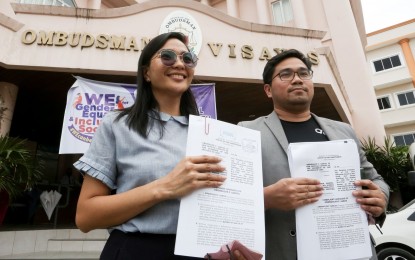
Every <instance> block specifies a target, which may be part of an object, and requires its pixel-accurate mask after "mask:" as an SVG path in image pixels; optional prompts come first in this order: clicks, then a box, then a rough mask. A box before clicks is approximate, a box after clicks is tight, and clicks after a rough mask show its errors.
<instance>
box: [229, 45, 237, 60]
mask: <svg viewBox="0 0 415 260" xmlns="http://www.w3.org/2000/svg"><path fill="white" fill-rule="evenodd" d="M228 46H229V58H236V54H235V46H236V45H235V44H228Z"/></svg>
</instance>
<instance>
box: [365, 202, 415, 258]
mask: <svg viewBox="0 0 415 260" xmlns="http://www.w3.org/2000/svg"><path fill="white" fill-rule="evenodd" d="M369 230H370V233H371V234H372V236H373V237H374V239H375V241H376V252H377V255H378V259H379V260H415V199H414V200H412V201H411V202H409V203H408V204H406V205H405V206H403V207H402V208H401V209H400V210H399V211H397V212H395V213H390V214H388V215H387V216H386V220H385V223H384V224H383V226H382V227H381V228H380V230H378V229H377V227H376V226H375V225H370V226H369Z"/></svg>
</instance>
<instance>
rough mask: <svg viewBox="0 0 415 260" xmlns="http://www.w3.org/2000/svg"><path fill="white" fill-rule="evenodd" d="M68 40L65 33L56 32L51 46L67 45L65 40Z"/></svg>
mask: <svg viewBox="0 0 415 260" xmlns="http://www.w3.org/2000/svg"><path fill="white" fill-rule="evenodd" d="M67 38H68V34H67V33H65V32H56V37H55V39H54V42H53V44H54V45H55V46H63V45H66V43H67V40H66V39H67Z"/></svg>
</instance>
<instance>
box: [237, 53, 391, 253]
mask: <svg viewBox="0 0 415 260" xmlns="http://www.w3.org/2000/svg"><path fill="white" fill-rule="evenodd" d="M312 76H313V72H312V70H311V63H310V62H309V61H308V59H307V58H306V57H305V56H304V55H303V54H302V53H301V52H299V51H297V50H287V51H285V52H282V53H280V54H278V55H276V56H274V57H273V58H272V59H270V60H269V61H268V63H267V64H266V65H265V68H264V72H263V80H264V84H265V85H264V90H265V93H266V95H267V96H268V97H269V98H271V99H272V101H273V105H274V111H272V113H271V114H269V115H268V116H263V117H260V118H257V119H255V120H253V121H245V122H240V123H239V125H241V126H245V127H248V128H251V129H255V130H259V131H260V132H261V142H262V168H263V175H264V177H263V179H264V203H265V210H266V212H265V227H266V254H265V256H266V259H271V260H274V259H278V260H295V259H296V258H297V245H296V238H295V235H296V226H295V209H296V208H298V207H301V206H303V205H306V204H310V203H313V202H316V201H317V200H318V199H319V197H320V196H321V195H322V194H323V188H322V186H321V184H320V182H319V180H316V179H309V178H291V175H290V171H289V168H288V158H287V148H288V144H289V143H292V142H310V141H328V140H337V139H354V140H355V142H356V144H358V145H359V144H360V142H359V140H358V138H357V137H356V135H355V133H354V131H353V129H352V128H351V126H350V125H348V124H345V123H342V122H337V121H333V120H330V119H327V118H322V117H318V116H316V115H315V114H313V113H311V112H310V104H311V101H312V99H313V95H314V86H313V82H312ZM359 154H360V164H361V165H360V167H361V168H363V170H362V171H364V172H363V173H362V174H364V176H365V178H366V179H365V180H361V181H356V183H355V185H356V186H363V187H365V189H364V190H363V189H362V190H359V191H353V195H354V196H355V197H356V201H357V202H358V203H359V204H360V205H361V208H362V209H363V210H365V211H366V212H367V214H368V215H369V216H370V218H372V216H373V217H374V218H375V219H376V218H382V217H384V212H385V208H386V205H387V201H388V198H389V187H388V185H387V184H386V183H385V182H384V181H383V179H382V177H381V176H380V175H379V174H378V173H377V172H376V170H375V169H374V168H373V166H372V164H370V163H369V162H368V161H367V160H366V157H365V155H364V152H363V150H362V149H361V148H360V146H359ZM372 219H373V218H372ZM372 251H373V248H372ZM372 259H376V254H375V253H374V257H373V258H372Z"/></svg>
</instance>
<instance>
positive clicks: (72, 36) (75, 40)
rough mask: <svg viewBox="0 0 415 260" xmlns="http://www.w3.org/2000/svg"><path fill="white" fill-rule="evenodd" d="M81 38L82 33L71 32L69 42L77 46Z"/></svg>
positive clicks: (72, 45)
mask: <svg viewBox="0 0 415 260" xmlns="http://www.w3.org/2000/svg"><path fill="white" fill-rule="evenodd" d="M80 38H81V34H80V33H71V34H69V38H68V43H69V45H70V46H71V47H76V46H78V44H79V40H80Z"/></svg>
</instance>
